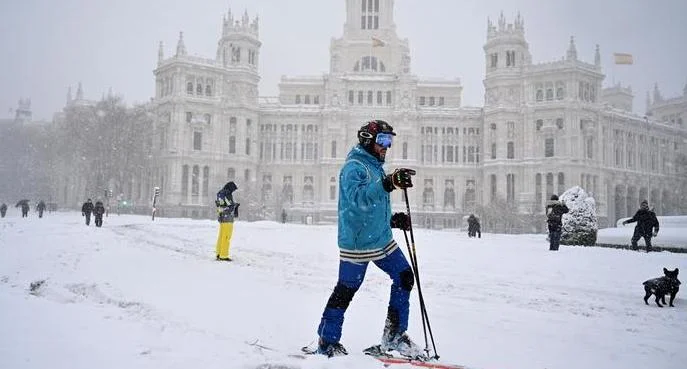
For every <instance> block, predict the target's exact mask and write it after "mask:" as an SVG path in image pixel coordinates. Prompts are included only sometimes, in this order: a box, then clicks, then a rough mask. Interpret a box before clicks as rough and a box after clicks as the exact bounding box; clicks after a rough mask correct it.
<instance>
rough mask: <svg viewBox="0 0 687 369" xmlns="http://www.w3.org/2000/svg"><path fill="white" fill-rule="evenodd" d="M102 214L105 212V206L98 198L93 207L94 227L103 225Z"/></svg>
mask: <svg viewBox="0 0 687 369" xmlns="http://www.w3.org/2000/svg"><path fill="white" fill-rule="evenodd" d="M103 214H105V206H104V205H103V202H102V201H100V200H98V201H96V202H95V206H94V207H93V216H95V226H96V227H102V226H103Z"/></svg>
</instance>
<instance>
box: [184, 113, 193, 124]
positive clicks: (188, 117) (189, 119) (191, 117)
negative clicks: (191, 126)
mask: <svg viewBox="0 0 687 369" xmlns="http://www.w3.org/2000/svg"><path fill="white" fill-rule="evenodd" d="M191 120H193V113H191V112H190V111H187V112H186V123H191Z"/></svg>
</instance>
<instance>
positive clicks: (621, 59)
mask: <svg viewBox="0 0 687 369" xmlns="http://www.w3.org/2000/svg"><path fill="white" fill-rule="evenodd" d="M613 59H615V64H633V60H632V54H627V53H613Z"/></svg>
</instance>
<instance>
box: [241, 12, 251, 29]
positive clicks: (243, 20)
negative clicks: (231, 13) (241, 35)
mask: <svg viewBox="0 0 687 369" xmlns="http://www.w3.org/2000/svg"><path fill="white" fill-rule="evenodd" d="M248 22H249V20H248V9H245V10H244V11H243V17H242V18H241V26H242V27H244V28H246V27H248Z"/></svg>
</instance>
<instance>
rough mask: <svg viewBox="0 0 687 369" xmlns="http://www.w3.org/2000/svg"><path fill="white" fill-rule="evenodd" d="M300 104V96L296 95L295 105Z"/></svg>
mask: <svg viewBox="0 0 687 369" xmlns="http://www.w3.org/2000/svg"><path fill="white" fill-rule="evenodd" d="M300 103H301V95H296V104H300Z"/></svg>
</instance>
